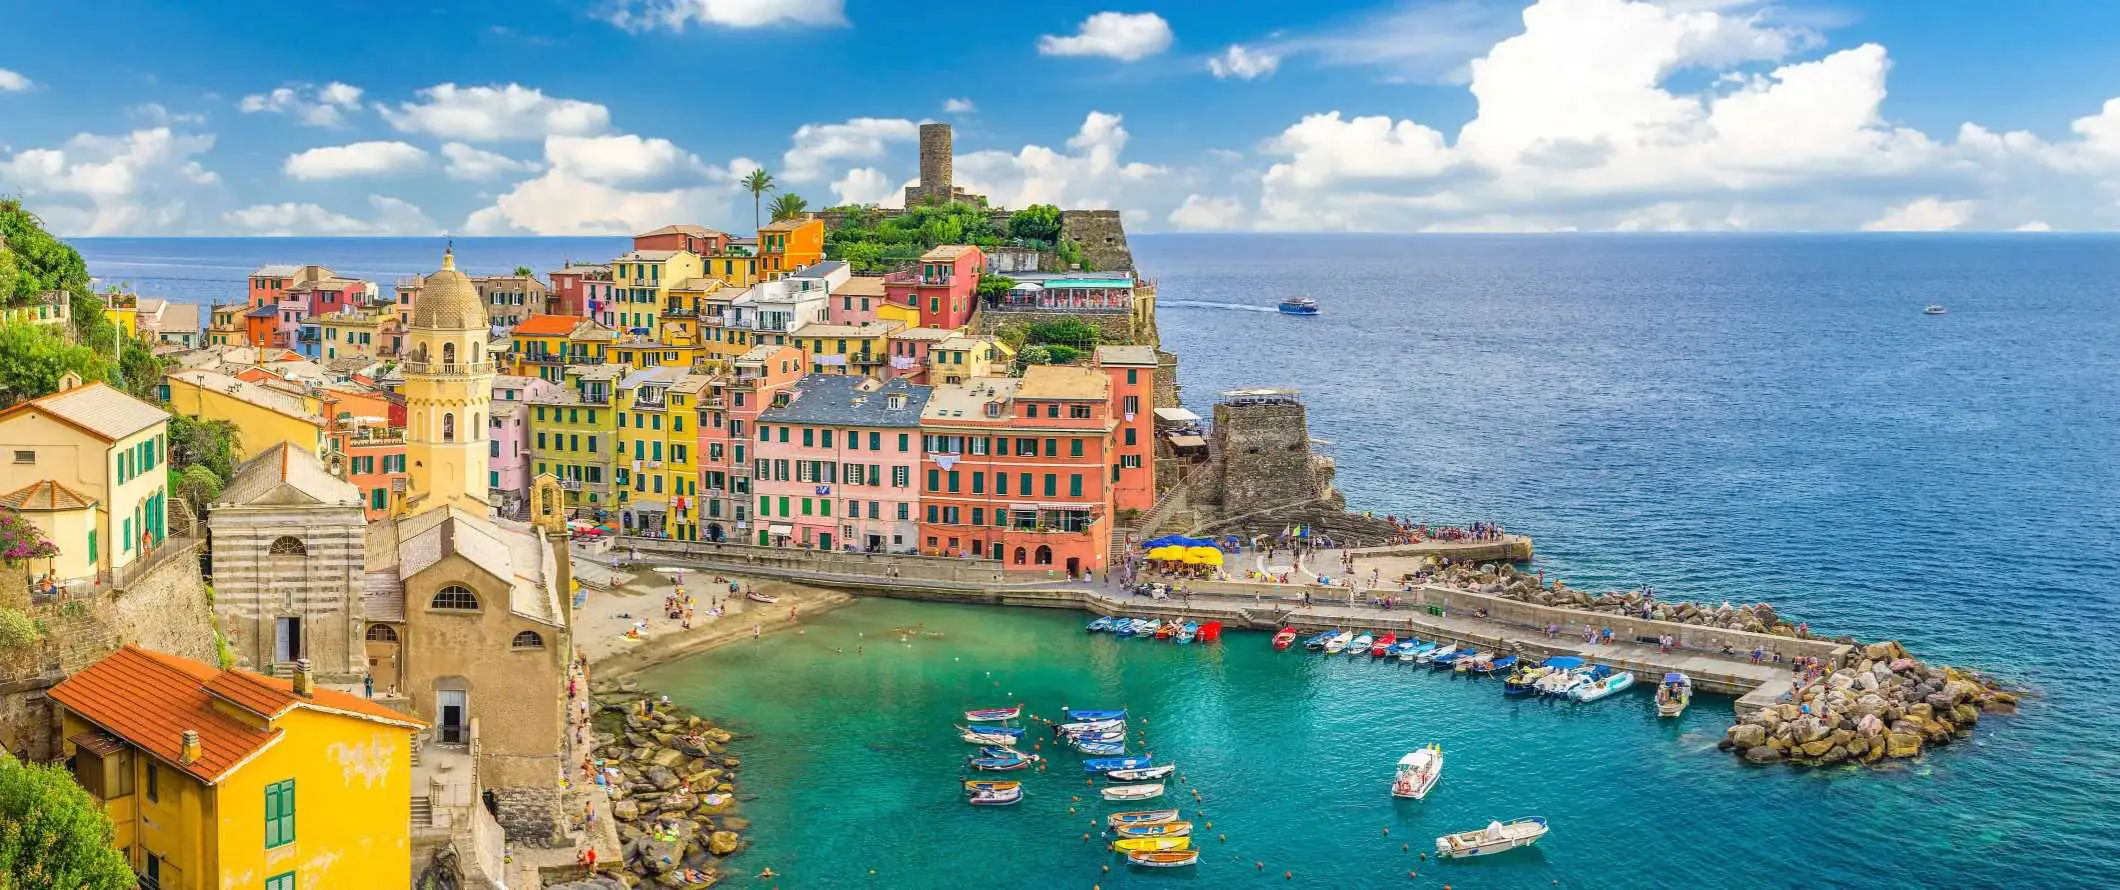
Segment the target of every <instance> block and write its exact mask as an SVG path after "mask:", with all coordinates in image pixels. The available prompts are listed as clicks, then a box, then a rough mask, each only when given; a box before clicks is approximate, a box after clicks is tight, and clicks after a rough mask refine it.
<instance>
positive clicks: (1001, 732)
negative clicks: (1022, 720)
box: [957, 724, 1023, 739]
mask: <svg viewBox="0 0 2120 890" xmlns="http://www.w3.org/2000/svg"><path fill="white" fill-rule="evenodd" d="M957 728H958V729H959V730H962V731H964V732H976V733H978V734H980V735H998V736H1006V737H1008V738H1012V739H1020V738H1023V727H1021V726H965V725H963V724H958V726H957Z"/></svg>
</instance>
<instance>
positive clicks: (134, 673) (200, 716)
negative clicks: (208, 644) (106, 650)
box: [50, 644, 425, 783]
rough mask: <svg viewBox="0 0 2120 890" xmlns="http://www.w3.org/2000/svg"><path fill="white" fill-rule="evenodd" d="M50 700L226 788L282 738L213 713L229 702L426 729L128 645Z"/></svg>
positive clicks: (341, 699) (377, 710)
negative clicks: (190, 744) (192, 752)
mask: <svg viewBox="0 0 2120 890" xmlns="http://www.w3.org/2000/svg"><path fill="white" fill-rule="evenodd" d="M50 695H51V697H52V698H53V699H54V700H56V701H58V702H59V703H60V704H62V705H65V706H66V707H67V709H68V710H71V711H73V712H74V713H76V714H79V715H81V717H82V718H83V719H85V720H87V721H88V722H90V723H93V724H95V725H96V726H97V727H99V728H101V729H103V730H104V731H106V732H109V733H111V734H112V735H115V736H117V737H119V738H122V739H124V740H126V741H127V742H130V743H132V744H133V745H135V746H137V747H139V748H141V749H143V750H145V751H147V752H148V753H150V754H153V755H154V756H155V757H157V758H159V759H161V760H163V761H165V762H167V763H169V764H170V765H172V766H175V767H176V768H178V769H181V770H184V771H185V772H187V773H190V774H191V775H193V776H195V777H197V778H199V779H200V780H201V781H205V782H207V783H214V782H219V781H220V780H222V779H224V778H227V777H228V775H229V774H230V773H233V772H234V771H235V770H236V768H237V767H240V766H242V765H243V763H244V762H246V761H248V760H249V759H250V758H251V757H253V756H255V755H256V754H257V753H258V752H259V751H262V750H264V749H265V748H266V747H268V746H270V745H272V744H273V743H274V742H277V741H279V738H280V735H281V733H282V732H283V731H282V730H279V729H273V728H270V727H269V726H268V727H266V728H259V727H256V726H252V725H250V724H248V723H245V722H243V721H242V720H239V719H237V718H236V717H233V716H230V715H228V714H226V713H224V712H222V711H220V710H219V709H217V708H215V707H214V702H215V701H217V700H218V701H222V702H226V703H228V704H231V705H234V706H236V707H239V708H242V709H244V710H247V711H250V712H252V713H255V714H258V715H259V716H261V717H264V718H266V719H267V720H268V721H269V720H270V719H272V718H274V717H277V716H279V715H281V714H284V713H286V712H287V711H289V710H292V709H294V708H298V707H300V708H311V709H315V710H320V711H325V712H328V713H336V714H341V715H344V716H348V717H354V718H358V719H363V720H374V721H376V722H379V723H386V724H390V725H393V726H401V727H404V728H407V729H418V728H421V727H423V726H424V725H425V724H423V723H421V722H420V721H418V720H416V719H414V718H412V717H410V716H407V715H405V714H400V713H398V712H396V711H392V710H390V709H389V708H385V707H383V706H381V705H377V704H375V703H374V702H371V701H368V700H367V699H363V698H359V697H357V696H352V695H348V694H346V693H343V692H335V691H333V690H329V689H318V690H316V694H315V696H314V697H313V698H302V697H299V696H296V695H295V694H294V693H293V692H292V691H291V684H290V683H288V681H286V680H275V679H272V678H269V677H260V676H258V675H256V674H250V673H245V672H242V671H223V670H219V669H217V668H213V667H208V666H207V665H203V664H200V663H198V662H196V661H191V660H189V659H184V658H178V657H176V656H174V655H165V654H163V653H160V652H150V651H148V650H146V649H142V648H140V647H138V646H134V645H130V644H128V645H126V646H125V647H124V648H122V649H119V650H118V651H116V652H112V653H111V654H110V655H108V656H106V657H105V658H104V659H103V660H102V661H99V662H96V663H95V664H93V665H90V666H89V667H87V668H86V669H84V670H81V671H79V672H77V673H75V674H74V675H73V676H71V677H68V678H66V681H65V682H63V683H60V684H59V685H57V686H54V687H52V689H51V693H50ZM187 729H189V730H194V731H196V732H198V734H199V742H200V745H199V759H198V760H195V761H193V762H191V763H185V762H183V744H184V731H185V730H187Z"/></svg>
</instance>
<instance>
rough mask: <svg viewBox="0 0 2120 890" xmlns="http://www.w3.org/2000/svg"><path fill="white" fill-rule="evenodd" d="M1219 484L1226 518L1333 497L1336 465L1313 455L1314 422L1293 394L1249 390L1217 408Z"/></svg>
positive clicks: (1226, 399)
mask: <svg viewBox="0 0 2120 890" xmlns="http://www.w3.org/2000/svg"><path fill="white" fill-rule="evenodd" d="M1214 437H1215V441H1214V454H1215V459H1216V461H1217V462H1218V463H1220V465H1221V466H1220V467H1218V468H1217V469H1218V470H1219V472H1218V473H1217V474H1216V475H1217V479H1216V480H1215V481H1216V482H1217V483H1218V484H1217V486H1216V487H1217V488H1218V489H1219V497H1218V499H1217V500H1218V502H1219V503H1220V504H1221V505H1222V515H1224V516H1239V515H1243V514H1245V513H1251V512H1254V511H1257V510H1265V509H1268V508H1272V507H1283V506H1288V505H1291V504H1298V503H1302V502H1304V501H1309V500H1313V499H1316V498H1320V497H1326V496H1329V495H1330V493H1331V488H1330V482H1329V480H1330V478H1331V465H1330V463H1329V462H1326V461H1322V460H1320V459H1318V458H1315V457H1313V455H1312V454H1311V453H1310V424H1309V422H1308V419H1307V418H1306V417H1305V416H1304V411H1303V403H1302V402H1300V401H1297V399H1296V393H1295V391H1293V390H1285V389H1248V390H1236V391H1232V392H1226V393H1223V394H1222V400H1221V401H1220V402H1217V403H1216V404H1215V416H1214Z"/></svg>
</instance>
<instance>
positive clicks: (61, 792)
mask: <svg viewBox="0 0 2120 890" xmlns="http://www.w3.org/2000/svg"><path fill="white" fill-rule="evenodd" d="M116 835H117V833H116V830H115V829H113V828H112V827H111V824H110V817H109V816H108V815H106V814H105V813H104V812H103V808H102V807H101V806H99V805H97V803H96V801H95V800H94V799H93V798H90V797H89V796H88V792H87V791H84V790H82V789H81V786H80V785H77V784H75V783H74V777H73V775H72V774H71V773H69V772H68V771H67V770H66V769H65V768H63V767H57V766H38V765H32V764H26V763H23V762H21V761H19V760H16V759H15V758H14V756H13V755H11V754H7V753H6V752H4V751H0V890H15V888H22V890H29V888H36V887H67V888H80V890H131V888H133V887H136V886H138V885H139V883H140V879H139V877H137V876H135V875H134V874H133V871H132V866H131V865H130V864H129V863H127V862H126V859H125V852H124V851H123V850H120V849H118V848H117V847H116V846H115V843H116Z"/></svg>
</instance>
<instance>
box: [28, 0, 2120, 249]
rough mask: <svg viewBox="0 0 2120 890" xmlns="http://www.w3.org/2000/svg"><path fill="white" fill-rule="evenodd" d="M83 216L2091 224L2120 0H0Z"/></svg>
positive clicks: (300, 229) (41, 148) (62, 210)
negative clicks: (774, 213) (936, 193)
mask: <svg viewBox="0 0 2120 890" xmlns="http://www.w3.org/2000/svg"><path fill="white" fill-rule="evenodd" d="M4 5H5V10H4V11H0V18H4V19H5V20H6V21H7V22H8V26H7V27H5V28H0V192H6V193H12V194H21V195H23V196H24V197H25V198H26V199H27V200H28V201H29V202H30V204H31V205H32V206H33V207H35V208H36V209H37V210H38V211H39V212H40V213H42V214H43V215H44V216H45V217H46V218H47V220H48V221H49V222H50V223H51V224H52V225H54V227H56V228H58V229H60V230H61V231H63V232H66V233H68V234H101V235H121V234H427V233H433V232H439V231H448V232H458V233H472V234H510V233H516V234H520V233H539V234H589V233H611V232H625V231H630V230H635V229H642V228H647V227H650V226H653V225H658V224H661V223H664V222H673V221H680V220H683V221H697V222H703V223H706V224H709V225H714V226H718V227H723V228H731V229H742V228H744V227H747V226H748V225H749V223H750V219H751V207H750V199H749V197H748V196H747V195H743V194H741V193H739V192H738V191H737V190H736V189H735V188H734V186H733V181H734V179H735V178H736V177H737V176H740V175H741V174H742V173H744V172H748V171H749V170H750V169H752V168H754V167H764V168H766V169H767V170H769V171H772V172H773V173H774V174H775V176H776V177H777V178H778V179H779V180H780V183H781V186H782V188H783V189H785V190H788V191H794V192H797V193H799V194H802V195H803V196H804V197H805V198H807V199H809V201H810V203H811V204H812V205H813V206H825V205H829V204H836V203H841V202H844V201H859V202H881V203H885V204H889V203H890V202H891V201H893V200H895V194H896V193H897V191H898V190H899V188H900V187H902V186H903V185H904V184H905V183H906V181H907V180H909V179H910V178H911V177H912V175H913V173H914V152H913V142H912V134H913V130H914V127H915V126H916V125H917V124H918V123H919V122H921V121H927V120H943V121H949V122H951V123H953V124H955V125H956V128H957V146H958V152H959V160H958V179H959V181H960V183H961V184H964V185H967V186H970V187H972V188H974V189H976V190H982V191H984V192H986V193H987V194H989V195H990V196H992V197H994V198H995V199H997V201H999V202H1001V203H1004V204H1007V205H1010V206H1017V205H1020V204H1023V203H1030V202H1044V201H1049V202H1055V203H1061V204H1065V205H1068V206H1079V207H1115V208H1119V209H1122V210H1124V211H1126V212H1127V214H1128V217H1129V220H1130V223H1131V225H1132V226H1133V227H1134V228H1135V229H1136V230H1140V231H1152V230H1182V229H1198V230H1234V229H1264V230H1287V231H1298V230H1367V231H1394V230H1408V231H1417V230H1437V231H1542V230H1556V229H1583V230H1608V229H1624V230H1643V229H1647V230H1718V229H1755V230H1853V229H1860V228H1882V229H1925V230H1935V229H1980V230H2007V229H2020V228H2023V229H2109V228H2114V227H2115V226H2116V224H2120V206H2116V204H2115V200H2116V198H2120V104H2116V105H2115V106H2114V107H2113V109H2112V111H2111V112H2110V113H2108V112H2107V111H2106V102H2107V101H2108V100H2111V99H2113V98H2114V97H2116V96H2120V54H2115V53H2112V52H2111V51H2110V49H2109V48H2108V47H2107V46H2105V45H2101V44H2108V43H2109V37H2110V35H2112V34H2115V33H2120V4H2111V3H2105V2H2089V0H2085V2H2065V0H2054V2H2044V3H2037V4H2020V5H2011V6H2008V7H2003V6H1998V5H1993V4H1916V3H1908V2H1874V0H1873V2H1837V3H1830V4H1828V3H1819V4H1806V3H1788V4H1769V3H1760V2H1749V0H1658V2H1650V0H1536V2H1533V0H1518V2H1513V3H1499V2H1484V0H1437V2H1388V0H1387V2H1371V3H1331V2H1325V3H1308V4H1291V3H1286V2H1274V3H1268V2H1259V0H1223V2H1214V3H1207V2H1188V3H1145V2H1144V3H1139V4H1134V5H1111V4H1108V3H1103V2H1096V3H1076V2H1047V3H1040V4H1007V5H1006V6H1007V7H1009V8H1008V11H1007V12H1005V13H1002V14H992V13H991V10H993V9H995V8H997V7H996V6H995V5H993V4H971V3H958V2H925V3H918V4H914V3H903V2H891V0H877V2H870V0H518V2H513V3H484V2H477V3H474V2H409V0H408V2H391V3H369V2H334V0H318V2H309V3H298V4H290V3H284V2H272V3H266V2H224V3H215V4H204V3H186V4H178V3H168V2H165V3H145V2H134V0H99V2H97V3H96V4H93V12H94V16H93V22H92V25H93V28H94V31H93V32H92V35H93V36H92V38H86V35H87V34H88V33H89V32H86V31H84V28H85V27H87V24H88V23H84V22H82V21H81V20H80V11H81V10H82V9H83V7H82V6H81V5H80V4H78V3H73V4H68V3H57V2H45V0H34V2H25V0H4Z"/></svg>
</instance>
